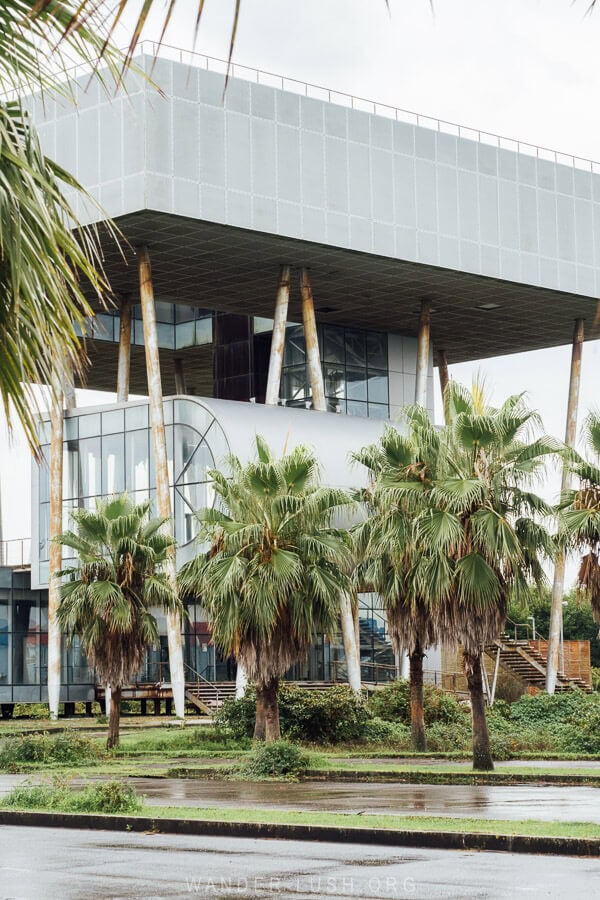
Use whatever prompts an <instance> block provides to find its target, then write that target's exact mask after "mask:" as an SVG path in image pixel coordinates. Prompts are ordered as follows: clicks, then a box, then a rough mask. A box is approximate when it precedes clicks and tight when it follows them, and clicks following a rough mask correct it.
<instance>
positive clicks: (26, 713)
mask: <svg viewBox="0 0 600 900" xmlns="http://www.w3.org/2000/svg"><path fill="white" fill-rule="evenodd" d="M13 717H14V718H15V719H49V718H50V708H49V707H48V704H47V703H15V706H14V709H13Z"/></svg>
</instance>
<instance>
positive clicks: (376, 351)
mask: <svg viewBox="0 0 600 900" xmlns="http://www.w3.org/2000/svg"><path fill="white" fill-rule="evenodd" d="M387 345H388V338H387V334H381V333H380V332H377V331H368V332H367V364H368V365H369V367H371V368H373V369H387V367H388V354H387Z"/></svg>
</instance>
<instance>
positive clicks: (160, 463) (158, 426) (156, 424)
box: [138, 247, 185, 719]
mask: <svg viewBox="0 0 600 900" xmlns="http://www.w3.org/2000/svg"><path fill="white" fill-rule="evenodd" d="M138 267H139V278H140V302H141V307H142V322H143V325H144V346H145V350H146V372H147V377H148V397H149V408H150V427H151V430H152V446H153V450H154V469H155V472H156V506H157V509H156V512H157V514H158V515H159V516H160V517H161V518H165V519H167V520H168V525H167V527H168V528H169V529H171V533H172V528H173V520H172V511H171V490H170V487H169V468H168V463H167V441H166V437H165V420H164V413H163V396H162V383H161V378H160V359H159V354H158V334H157V329H156V310H155V307H154V289H153V287H152V270H151V267H150V255H149V253H148V249H147V248H146V247H142V248H140V249H139V250H138ZM167 573H168V576H169V578H170V580H171V582H172V584H173V587H176V584H177V571H176V567H175V548H173V549H172V551H171V553H170V554H169V560H168V563H167ZM166 619H167V638H168V644H169V667H170V670H171V686H172V689H173V699H174V701H175V714H176V715H177V717H178V718H181V719H182V718H183V717H184V715H185V676H184V671H183V649H182V638H181V621H180V617H179V616H178V615H177V614H175V613H168V614H167V616H166Z"/></svg>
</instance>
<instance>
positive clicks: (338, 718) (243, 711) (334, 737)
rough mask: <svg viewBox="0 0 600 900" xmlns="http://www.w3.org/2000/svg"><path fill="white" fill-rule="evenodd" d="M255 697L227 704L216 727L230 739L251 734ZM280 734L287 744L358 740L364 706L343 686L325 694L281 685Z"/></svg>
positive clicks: (249, 692) (252, 694) (365, 717)
mask: <svg viewBox="0 0 600 900" xmlns="http://www.w3.org/2000/svg"><path fill="white" fill-rule="evenodd" d="M255 715H256V693H255V691H254V689H253V688H248V689H247V690H246V694H245V696H244V697H243V698H242V699H240V700H228V701H227V702H226V703H224V704H223V706H222V707H221V709H220V710H219V711H218V713H217V716H216V724H217V727H218V728H220V729H226V730H227V731H228V732H229V733H230V734H231V735H232V736H233V737H234V738H238V739H239V738H241V737H251V736H252V735H253V733H254V720H255ZM279 719H280V723H281V733H282V735H284V736H285V737H288V738H290V739H291V740H297V741H306V742H311V743H319V744H334V743H339V742H340V741H355V740H360V738H361V737H362V735H363V731H364V727H365V725H366V723H367V721H368V719H369V713H368V711H367V708H366V705H365V703H364V702H363V700H362V699H361V698H360V697H357V696H356V694H355V693H354V692H353V691H351V690H350V688H349V687H346V686H345V685H339V686H336V687H332V688H328V689H327V690H322V691H317V690H312V691H311V690H306V689H305V688H298V687H295V686H294V685H290V684H282V685H281V687H280V690H279Z"/></svg>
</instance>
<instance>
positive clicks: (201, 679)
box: [183, 662, 220, 703]
mask: <svg viewBox="0 0 600 900" xmlns="http://www.w3.org/2000/svg"><path fill="white" fill-rule="evenodd" d="M183 667H184V669H187V670H188V671H189V672H191V673H192V675H195V676H196V682H197V684H201V683H202V684H207V685H209V687H211V688H212V689H213V691H214V694H215V700H216V701H217V703H218V702H219V700H220V691H219V689H218V687H217V685H216V683H215V682H214V681H209V679H208V678H205V677H204V675H201V674H200V672H197V671H196V670H195V669H194V668H193V667H192V666H190V665H189V663H186V662H184V664H183Z"/></svg>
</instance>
